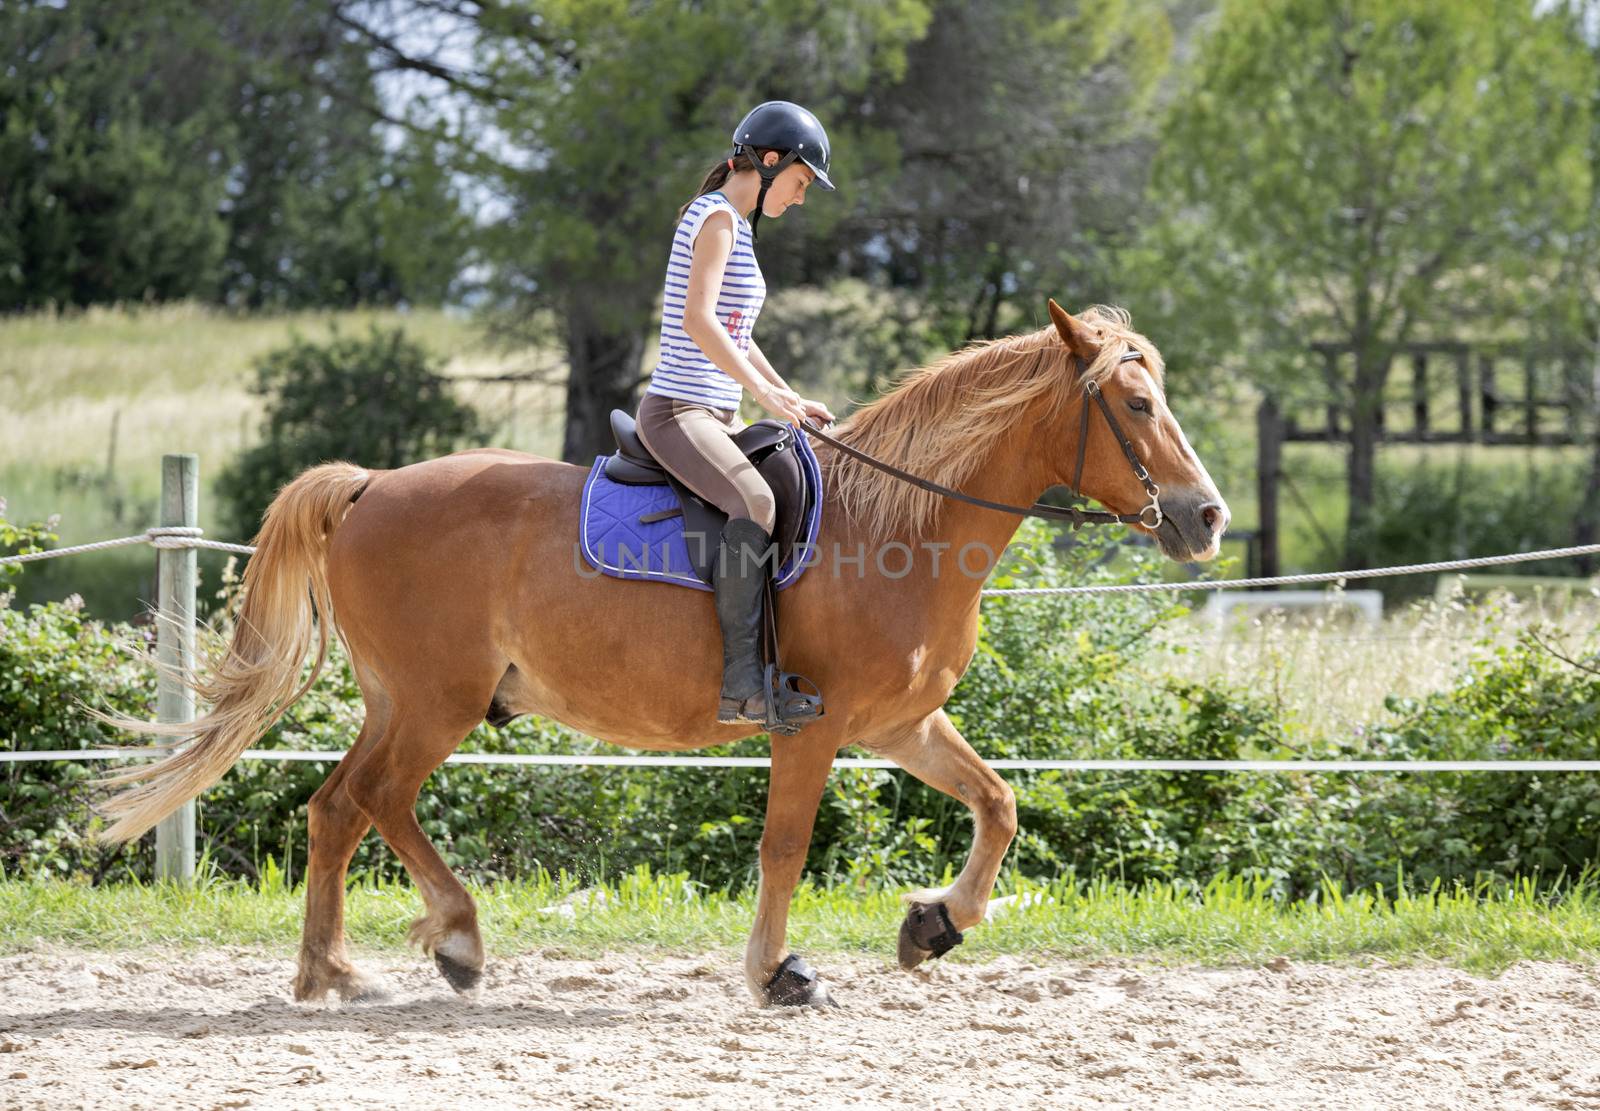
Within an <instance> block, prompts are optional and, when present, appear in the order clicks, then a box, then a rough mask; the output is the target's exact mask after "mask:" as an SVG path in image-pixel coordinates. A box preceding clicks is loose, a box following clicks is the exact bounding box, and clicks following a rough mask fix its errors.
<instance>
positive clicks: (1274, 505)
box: [1256, 395, 1283, 578]
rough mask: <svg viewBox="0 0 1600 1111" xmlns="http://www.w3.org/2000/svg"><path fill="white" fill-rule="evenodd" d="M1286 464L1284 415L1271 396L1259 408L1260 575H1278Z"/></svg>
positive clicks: (1257, 422) (1258, 509)
mask: <svg viewBox="0 0 1600 1111" xmlns="http://www.w3.org/2000/svg"><path fill="white" fill-rule="evenodd" d="M1282 467H1283V415H1282V414H1281V413H1280V412H1279V410H1278V403H1277V401H1276V400H1275V399H1274V398H1273V397H1271V396H1270V395H1269V396H1267V397H1264V398H1262V400H1261V408H1259V409H1257V410H1256V507H1257V522H1258V523H1257V526H1256V534H1257V540H1256V544H1257V546H1258V549H1259V552H1260V554H1259V555H1258V557H1257V562H1258V564H1259V567H1260V570H1258V571H1257V572H1256V574H1258V575H1262V576H1266V577H1268V578H1271V577H1273V576H1276V575H1277V574H1278V473H1279V471H1280V470H1281V469H1282Z"/></svg>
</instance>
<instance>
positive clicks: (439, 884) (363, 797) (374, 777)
mask: <svg viewBox="0 0 1600 1111" xmlns="http://www.w3.org/2000/svg"><path fill="white" fill-rule="evenodd" d="M491 690H492V683H491ZM490 693H491V692H490V691H485V692H484V694H483V698H482V700H481V703H480V704H478V705H477V707H476V709H474V710H473V711H471V712H463V711H462V710H461V709H460V708H459V706H458V707H456V708H453V709H452V708H450V707H430V708H427V709H419V708H415V707H409V706H400V707H397V708H396V710H395V713H394V716H393V718H392V719H391V721H390V723H389V728H388V729H386V730H385V731H384V734H383V737H382V738H381V739H380V740H379V742H378V743H377V744H375V745H374V746H373V747H372V748H371V749H370V750H369V751H368V752H367V753H366V754H365V755H364V756H363V758H362V759H361V760H360V762H359V763H357V764H356V765H355V766H353V767H352V768H351V770H350V774H349V777H348V778H347V780H346V784H345V786H346V790H347V791H348V792H349V795H350V798H351V799H353V800H354V801H355V803H356V805H358V806H359V807H360V808H361V809H362V810H363V811H365V812H366V815H367V817H369V818H370V819H372V824H373V825H375V826H377V827H378V833H379V834H381V835H382V837H383V839H384V840H385V841H387V842H388V843H389V847H390V848H391V849H393V850H394V852H395V855H396V856H398V857H399V858H400V861H401V863H403V864H404V865H405V866H406V871H407V872H408V873H409V874H410V876H411V882H412V883H413V884H414V885H415V886H416V888H417V891H418V892H419V893H420V894H421V895H422V900H423V903H424V905H425V906H426V908H427V913H425V914H424V915H423V916H422V917H421V918H419V919H417V920H416V922H414V923H412V926H411V934H410V940H411V941H412V942H413V943H414V944H417V945H420V946H421V947H422V949H423V951H424V952H427V953H430V954H432V956H433V959H434V962H435V963H436V964H437V965H438V966H439V971H440V972H442V973H443V974H444V978H445V979H446V980H448V981H449V982H450V986H451V987H453V988H455V989H456V990H457V991H459V992H463V993H466V992H471V991H472V990H473V989H474V988H476V987H477V984H478V981H479V979H480V978H481V977H482V975H483V939H482V937H481V936H480V935H479V933H478V908H477V907H476V905H474V903H473V901H472V896H470V895H468V894H467V889H466V888H465V887H463V886H462V885H461V881H460V880H458V879H456V877H455V875H454V874H453V873H452V872H451V871H450V868H449V866H448V865H446V864H445V862H444V860H443V859H442V858H441V857H440V856H439V852H438V850H437V849H435V848H434V847H433V842H431V841H429V840H428V835H427V834H426V833H424V832H423V831H422V826H421V825H420V824H419V823H418V822H417V814H416V805H417V793H418V791H420V790H421V788H422V783H423V781H424V780H426V779H427V778H428V776H429V775H431V774H433V770H434V769H435V768H437V767H438V766H439V765H440V764H442V763H444V761H445V758H446V757H448V756H449V755H450V753H451V752H452V751H454V749H455V747H456V746H457V745H459V744H460V743H461V741H462V739H463V738H464V737H466V735H467V734H468V733H469V732H471V731H472V728H473V726H475V725H476V724H477V723H478V722H479V721H480V720H481V719H482V717H483V707H485V706H487V705H488V704H489V696H490Z"/></svg>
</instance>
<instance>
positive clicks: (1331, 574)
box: [983, 544, 1600, 598]
mask: <svg viewBox="0 0 1600 1111" xmlns="http://www.w3.org/2000/svg"><path fill="white" fill-rule="evenodd" d="M1580 555H1600V544H1579V545H1577V546H1576V547H1571V548H1547V549H1545V550H1544V551H1538V552H1513V553H1511V554H1510V555H1497V556H1478V557H1476V558H1473V559H1452V560H1447V561H1445V562H1442V563H1408V564H1405V565H1403V566H1400V567H1372V568H1368V569H1366V570H1362V571H1320V572H1317V573H1316V574H1310V575H1276V576H1274V577H1272V578H1261V579H1202V580H1198V581H1195V582H1162V583H1123V584H1120V585H1117V586H1039V587H1016V588H1005V589H994V590H985V591H983V596H984V597H985V598H1005V597H1012V598H1036V597H1039V596H1041V595H1046V594H1077V595H1083V594H1148V593H1152V592H1154V591H1158V590H1248V589H1250V588H1252V587H1257V586H1293V585H1295V584H1303V583H1333V582H1344V581H1345V580H1346V579H1382V578H1387V577H1389V576H1391V575H1427V574H1432V573H1437V572H1440V571H1466V570H1469V569H1471V568H1474V567H1498V566H1500V565H1502V564H1506V563H1529V562H1532V561H1534V560H1539V559H1565V558H1567V557H1568V556H1580Z"/></svg>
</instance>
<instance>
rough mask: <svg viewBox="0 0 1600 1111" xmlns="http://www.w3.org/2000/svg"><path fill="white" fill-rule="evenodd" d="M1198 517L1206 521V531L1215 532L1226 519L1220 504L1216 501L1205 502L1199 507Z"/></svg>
mask: <svg viewBox="0 0 1600 1111" xmlns="http://www.w3.org/2000/svg"><path fill="white" fill-rule="evenodd" d="M1200 519H1201V520H1202V521H1204V522H1205V523H1206V531H1208V532H1216V531H1217V530H1218V529H1219V528H1221V527H1222V525H1223V524H1224V523H1225V521H1226V519H1227V518H1226V517H1225V516H1224V510H1223V508H1222V506H1220V505H1218V504H1217V503H1216V502H1207V503H1206V504H1205V505H1202V506H1201V507H1200Z"/></svg>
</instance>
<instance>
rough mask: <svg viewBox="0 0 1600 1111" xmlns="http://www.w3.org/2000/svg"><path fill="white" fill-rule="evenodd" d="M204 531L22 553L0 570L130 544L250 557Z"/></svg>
mask: <svg viewBox="0 0 1600 1111" xmlns="http://www.w3.org/2000/svg"><path fill="white" fill-rule="evenodd" d="M204 535H205V530H204V529H199V528H189V527H186V526H183V525H161V526H158V527H156V528H152V529H146V530H145V531H144V532H141V533H140V534H139V535H138V536H123V537H119V538H118V539H116V540H97V541H95V542H94V543H93V544H74V545H72V546H71V547H70V548H51V549H49V550H48V551H43V552H25V553H23V554H22V555H13V556H0V566H4V565H6V564H8V563H37V562H39V561H40V560H42V559H57V558H59V557H61V556H69V555H82V554H83V553H84V552H103V551H106V550H107V549H110V548H126V547H129V546H131V545H133V544H149V545H150V546H151V547H154V548H157V549H160V550H166V551H176V550H179V549H182V548H210V549H213V550H215V551H219V552H237V553H238V554H240V555H250V554H252V553H253V552H254V551H255V549H254V548H252V547H251V546H250V545H248V544H229V543H226V542H224V541H221V540H203V539H201V537H202V536H204Z"/></svg>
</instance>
